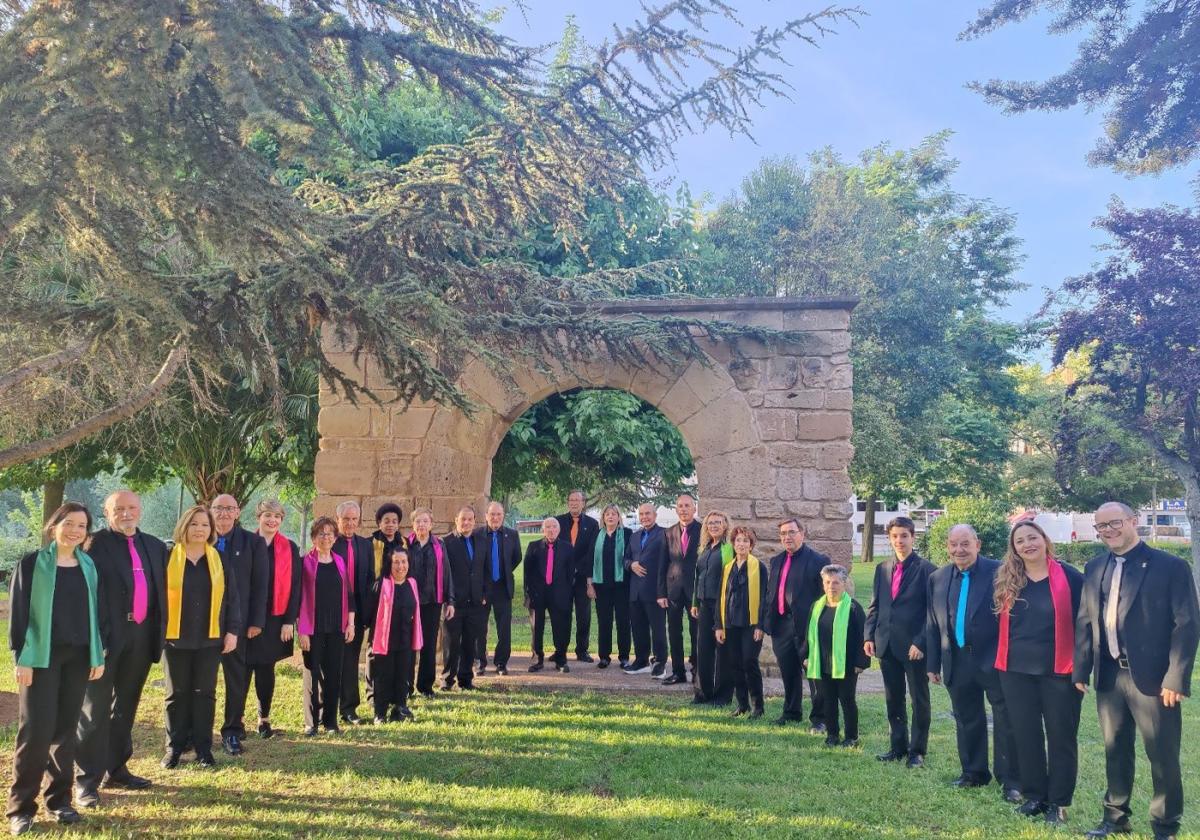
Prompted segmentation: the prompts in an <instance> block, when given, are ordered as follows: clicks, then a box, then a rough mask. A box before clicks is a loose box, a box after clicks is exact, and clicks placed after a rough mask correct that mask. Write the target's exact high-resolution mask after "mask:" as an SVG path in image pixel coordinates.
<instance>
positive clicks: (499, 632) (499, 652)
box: [474, 502, 521, 676]
mask: <svg viewBox="0 0 1200 840" xmlns="http://www.w3.org/2000/svg"><path fill="white" fill-rule="evenodd" d="M474 536H475V537H477V539H478V541H477V542H476V545H479V544H480V543H482V548H483V550H484V552H486V553H485V555H484V580H485V582H486V585H487V591H486V593H485V594H484V597H485V598H486V599H487V604H488V609H490V610H491V613H492V615H493V616H494V617H495V619H496V652H495V655H494V657H493V659H492V662H493V664H494V665H495V666H496V673H497V674H499V675H500V676H504V675H505V674H507V673H508V657H509V655H510V654H511V653H512V602H513V595H514V594H516V584H515V583H514V581H513V570H514V569H516V568H517V566H520V565H521V537H520V535H519V534H518V533H517V532H516V531H515V530H514V529H512V528H506V527H504V505H502V504H500V503H499V502H491V503H489V504H488V506H487V510H486V511H485V512H484V524H483V525H482V526H480V527H479V528H477V529H476V530H475V534H474ZM484 627H485V628H486V627H487V620H486V618H485V619H484ZM486 637H487V634H486V632H485V633H484V638H485V639H486ZM481 655H482V656H484V657H486V656H487V650H486V648H484V650H483V653H482V654H481ZM485 668H486V664H484V665H483V666H481V667H480V669H479V673H480V674H482V673H484V671H485Z"/></svg>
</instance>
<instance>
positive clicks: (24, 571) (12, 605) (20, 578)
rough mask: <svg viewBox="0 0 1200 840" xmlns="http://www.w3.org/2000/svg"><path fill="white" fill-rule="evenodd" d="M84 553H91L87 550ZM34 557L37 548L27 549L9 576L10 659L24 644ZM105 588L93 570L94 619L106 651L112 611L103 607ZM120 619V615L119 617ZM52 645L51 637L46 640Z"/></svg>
mask: <svg viewBox="0 0 1200 840" xmlns="http://www.w3.org/2000/svg"><path fill="white" fill-rule="evenodd" d="M88 556H91V555H90V553H89V554H88ZM36 561H37V552H36V551H31V552H29V553H28V554H26V555H25V556H24V557H22V558H21V560H20V562H19V563H17V565H16V566H15V567H13V572H12V580H11V582H10V583H9V587H8V609H9V618H8V646H9V647H10V648H12V651H13V660H14V661H15V660H17V659H20V658H21V650H22V649H23V648H24V647H25V634H26V633H27V632H28V631H29V601H30V599H31V597H32V596H33V565H34V563H35V562H36ZM108 598H109V595H108V592H107V591H106V589H105V581H104V575H102V574H100V571H99V569H97V570H96V621H97V622H98V623H99V624H100V644H101V647H102V648H103V649H104V651H105V653H106V654H107V652H108V650H109V642H110V636H111V628H110V627H109V619H110V618H111V617H112V611H111V610H110V609H105V604H106V603H107V602H108ZM121 620H122V621H124V620H125V619H124V616H122V617H121ZM50 644H51V646H52V647H53V645H54V640H53V639H51V640H50Z"/></svg>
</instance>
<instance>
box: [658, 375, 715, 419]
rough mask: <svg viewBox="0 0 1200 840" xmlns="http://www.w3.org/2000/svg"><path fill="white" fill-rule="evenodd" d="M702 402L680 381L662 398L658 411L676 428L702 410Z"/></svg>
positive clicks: (685, 383)
mask: <svg viewBox="0 0 1200 840" xmlns="http://www.w3.org/2000/svg"><path fill="white" fill-rule="evenodd" d="M703 408H704V401H703V400H701V399H700V398H699V397H698V396H696V393H695V392H694V391H693V390H692V389H691V387H689V386H688V384H687V382H685V381H684V380H682V379H680V380H679V381H677V382H676V383H675V384H674V385H672V386H671V388H670V390H668V391H667V393H666V394H665V395H664V396H663V398H662V401H661V402H660V403H659V404H658V409H659V411H661V412H662V413H663V414H664V415H666V418H667V419H668V420H670V421H671V422H672V423H674V424H675V425H676V426H678V425H680V424H682V423H684V422H685V421H686V420H687V419H688V418H689V417H691V416H692V415H694V414H695V413H696V412H698V411H701V410H703Z"/></svg>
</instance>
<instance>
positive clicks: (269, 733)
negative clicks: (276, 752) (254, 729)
mask: <svg viewBox="0 0 1200 840" xmlns="http://www.w3.org/2000/svg"><path fill="white" fill-rule="evenodd" d="M274 735H275V730H274V729H272V728H271V724H270V722H268V721H265V720H264V721H263V722H262V723H260V724H259V725H258V737H260V738H262V739H263V740H264V741H265V740H266V739H267V738H271V737H274Z"/></svg>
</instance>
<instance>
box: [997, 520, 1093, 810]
mask: <svg viewBox="0 0 1200 840" xmlns="http://www.w3.org/2000/svg"><path fill="white" fill-rule="evenodd" d="M1082 590H1083V575H1082V574H1080V572H1079V571H1078V570H1076V569H1074V568H1073V567H1071V566H1069V565H1067V564H1065V563H1060V562H1059V561H1058V560H1057V559H1055V557H1054V545H1053V543H1051V541H1050V538H1049V537H1047V536H1046V532H1045V531H1043V530H1042V528H1041V527H1040V526H1039V525H1038V524H1037V523H1036V522H1033V521H1032V520H1023V521H1021V522H1018V523H1017V524H1015V525H1014V526H1013V527H1012V531H1010V532H1009V535H1008V552H1007V554H1006V555H1005V557H1004V562H1003V563H1001V564H1000V568H999V569H998V570H997V571H996V581H995V594H994V606H995V611H996V614H997V615H999V616H1000V636H999V643H998V645H997V648H996V670H997V671H998V672H999V673H1000V687H1001V690H1002V691H1003V692H1004V701H1005V703H1006V704H1007V705H1008V714H1009V718H1010V719H1011V720H1012V721H1013V736H1014V739H1015V742H1016V747H1017V770H1018V775H1019V777H1020V780H1021V794H1022V796H1024V797H1025V802H1024V803H1023V804H1022V805H1021V806H1020V807H1019V808H1018V809H1017V811H1018V813H1020V814H1023V815H1025V816H1027V817H1038V816H1042V815H1045V821H1046V822H1047V823H1049V824H1051V825H1061V824H1063V823H1065V822H1066V819H1067V808H1068V807H1069V806H1070V804H1071V798H1072V796H1074V793H1075V780H1076V775H1077V773H1078V769H1079V768H1078V764H1079V760H1078V743H1077V735H1078V732H1079V707H1080V703H1081V698H1082V696H1083V695H1081V694H1080V693H1079V692H1078V691H1076V690H1075V686H1073V685H1072V684H1071V667H1072V664H1073V661H1072V660H1073V657H1074V652H1075V616H1076V615H1077V614H1078V612H1079V595H1080V592H1081V591H1082ZM1047 755H1048V757H1047Z"/></svg>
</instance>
